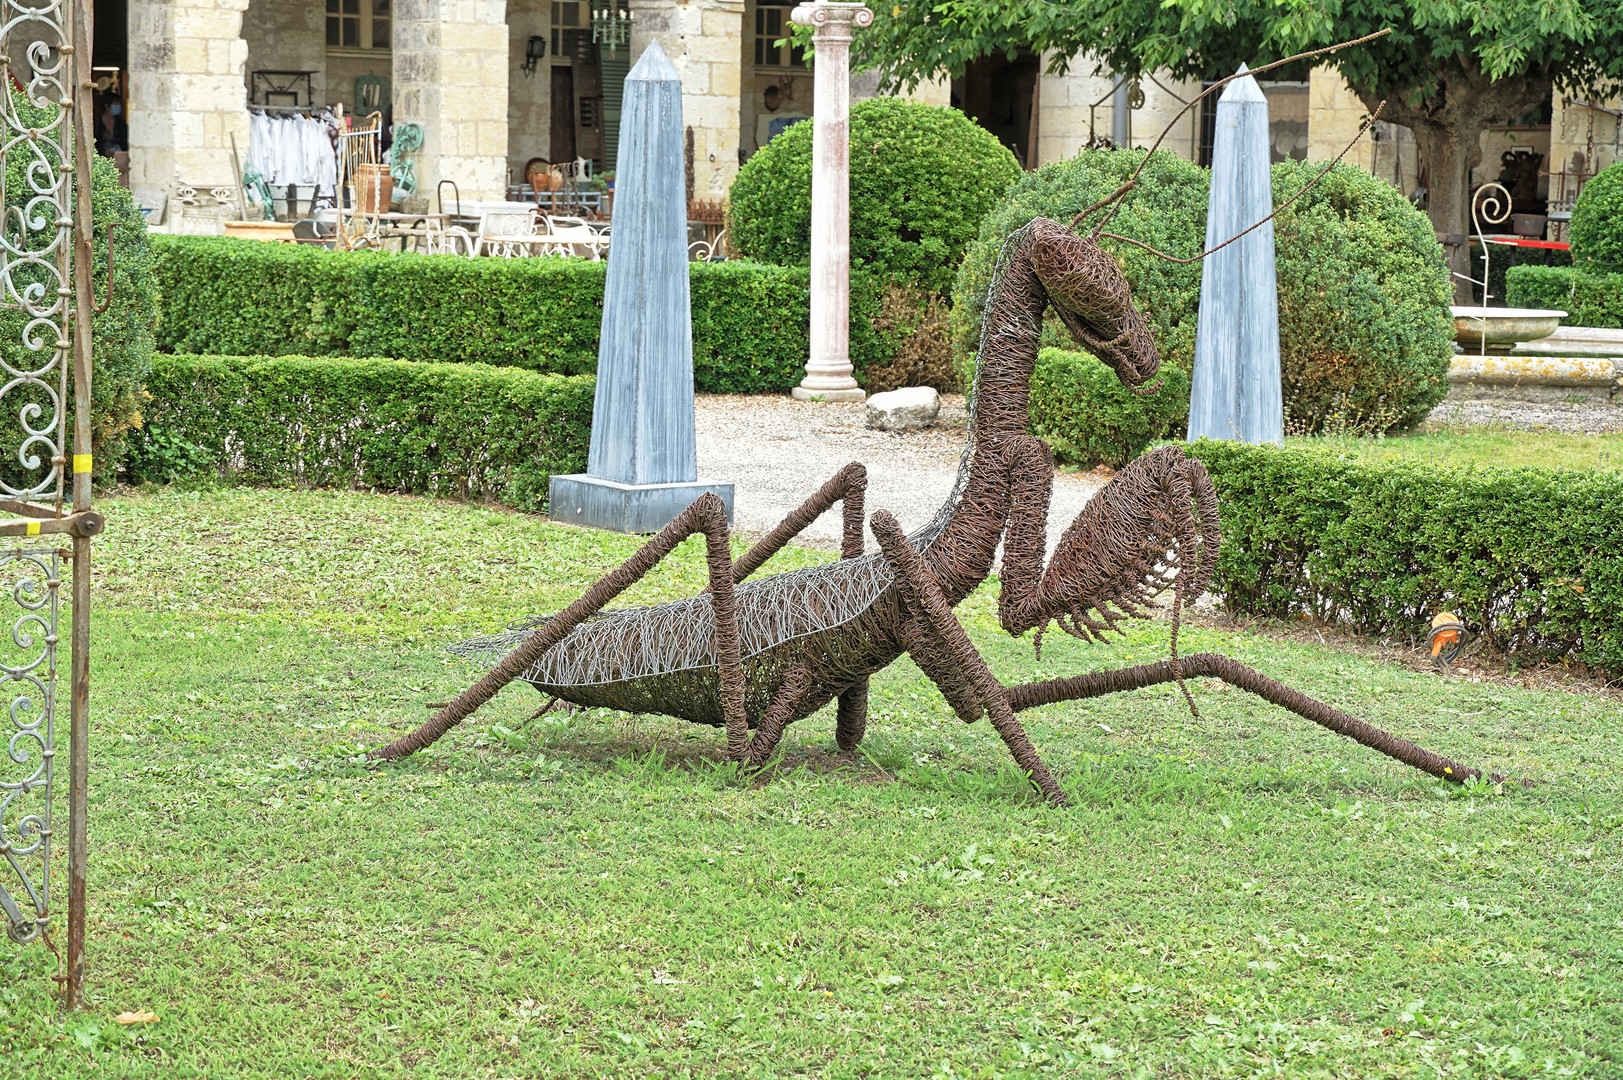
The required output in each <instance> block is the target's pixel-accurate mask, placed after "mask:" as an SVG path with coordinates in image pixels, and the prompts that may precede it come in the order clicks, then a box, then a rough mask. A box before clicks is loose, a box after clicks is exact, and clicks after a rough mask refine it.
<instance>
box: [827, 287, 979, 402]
mask: <svg viewBox="0 0 1623 1080" xmlns="http://www.w3.org/2000/svg"><path fill="white" fill-rule="evenodd" d="M949 314H950V309H949V308H948V307H947V302H946V300H944V299H943V298H942V297H941V294H940V293H937V292H934V291H932V290H929V289H919V288H911V287H909V286H906V285H892V286H890V287H889V288H887V289H886V290H885V291H884V294H883V295H882V296H880V297H879V310H878V312H877V313H876V314H875V315H874V316H873V318H872V319H870V320H869V325H870V326H871V327H872V328H873V332H874V334H875V335H876V336H877V337H878V338H879V345H880V349H881V351H882V352H883V354H884V355H886V356H889V357H890V358H891V359H890V362H889V363H886V364H877V363H870V364H868V365H867V366H866V367H865V368H864V369H863V370H861V371H860V372H858V373H857V381H858V382H860V383H861V384H862V388H863V389H864V390H866V391H868V393H870V394H880V393H884V392H885V391H886V390H895V389H897V388H898V387H902V386H933V387H935V388H936V389H937V390H956V389H958V388H959V385H960V383H959V379H958V368H957V365H956V364H954V363H953V359H952V331H951V327H950V326H949V325H948V317H949ZM853 321H855V320H853Z"/></svg>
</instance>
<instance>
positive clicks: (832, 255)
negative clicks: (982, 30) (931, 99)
mask: <svg viewBox="0 0 1623 1080" xmlns="http://www.w3.org/2000/svg"><path fill="white" fill-rule="evenodd" d="M791 17H792V18H793V19H794V21H795V22H796V23H798V24H800V25H801V26H809V27H811V28H812V43H813V44H814V46H815V47H816V50H817V55H816V60H815V62H814V64H813V68H812V75H813V78H814V80H815V87H816V89H815V91H814V94H813V104H812V124H813V125H814V126H813V128H812V205H811V359H810V360H809V361H807V363H806V377H805V378H804V379H802V380H801V382H800V385H799V386H797V387H795V388H794V390H793V391H791V393H793V394H794V396H795V397H797V398H799V399H800V400H802V401H816V400H821V401H862V400H863V399H864V398H865V397H866V396H867V395H866V394H864V393H863V392H862V388H861V387H859V386H858V385H857V381H856V380H855V379H853V378H852V377H851V173H850V168H849V166H850V156H851V154H850V151H851V145H850V144H851V131H850V112H851V100H850V98H851V30H852V28H853V27H863V26H867V25H868V24H870V23H872V22H873V12H871V11H869V10H868V9H867V8H865V7H863V6H862V5H861V4H846V3H827V2H814V3H805V4H801V5H800V6H799V7H797V8H795V10H794V14H793V15H792V16H791Z"/></svg>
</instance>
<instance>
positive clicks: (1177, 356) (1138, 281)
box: [952, 150, 1209, 384]
mask: <svg viewBox="0 0 1623 1080" xmlns="http://www.w3.org/2000/svg"><path fill="white" fill-rule="evenodd" d="M1144 154H1145V151H1143V150H1084V151H1083V152H1082V153H1080V154H1078V155H1077V156H1075V157H1073V158H1068V159H1066V160H1065V161H1054V162H1049V163H1048V164H1046V165H1044V166H1042V168H1040V169H1038V170H1037V171H1036V172H1034V173H1026V174H1025V175H1024V176H1023V177H1021V178H1020V181H1019V182H1018V183H1016V184H1015V185H1014V186H1013V187H1011V188H1009V191H1008V194H1006V195H1005V196H1004V197H1003V199H1002V200H1001V201H1000V202H999V203H998V204H997V205H996V206H995V207H993V209H992V210H991V212H990V213H988V214H987V215H986V216H985V218H984V219H983V220H982V221H981V223H980V232H979V235H978V236H977V237H976V238H975V240H974V241H973V242H971V243H970V245H969V249H968V251H967V252H966V253H965V255H964V261H963V265H962V266H961V267H959V269H958V278H957V281H956V282H955V283H954V285H953V291H952V299H953V306H952V329H953V348H954V350H955V351H956V352H957V354H958V357H959V359H960V361H961V362H962V363H964V364H965V365H966V368H967V366H968V365H969V364H970V363H972V362H973V358H974V353H975V350H976V349H977V348H979V347H980V338H981V322H982V320H983V319H984V318H985V314H986V293H987V290H988V289H989V288H990V287H991V284H992V272H993V270H994V269H995V268H996V266H997V259H998V255H999V253H1000V252H1001V251H1002V250H1003V243H1004V241H1005V240H1007V239H1008V236H1009V234H1010V233H1012V232H1014V231H1015V230H1016V229H1019V228H1021V227H1023V226H1024V225H1025V224H1026V223H1027V222H1029V221H1031V220H1032V219H1033V218H1039V217H1049V218H1053V219H1054V220H1055V221H1058V222H1061V223H1062V224H1067V225H1068V224H1070V221H1071V219H1072V218H1073V217H1075V216H1076V214H1077V212H1078V211H1080V210H1082V209H1083V208H1084V207H1087V206H1091V205H1093V204H1094V203H1095V202H1098V201H1099V200H1100V199H1102V198H1104V197H1105V196H1106V195H1109V194H1110V193H1111V192H1112V191H1114V190H1116V188H1117V187H1119V186H1120V185H1121V183H1122V182H1123V181H1124V180H1126V179H1127V177H1128V176H1130V175H1131V174H1132V171H1133V170H1134V169H1136V168H1137V167H1138V163H1139V162H1141V161H1143V160H1144ZM1208 184H1209V181H1208V179H1207V173H1206V170H1204V169H1202V168H1200V167H1199V166H1198V165H1193V164H1191V163H1190V162H1188V161H1185V160H1184V159H1182V158H1180V157H1176V156H1175V155H1173V154H1169V153H1165V152H1160V153H1157V154H1156V155H1155V157H1154V158H1153V159H1152V160H1151V161H1150V163H1149V164H1148V165H1147V166H1145V168H1144V173H1143V175H1142V176H1141V177H1140V185H1139V187H1137V188H1135V189H1134V190H1133V191H1131V192H1129V193H1128V194H1127V196H1126V198H1125V199H1123V200H1122V206H1121V210H1120V211H1119V212H1118V213H1117V214H1116V216H1115V217H1114V218H1113V219H1111V222H1110V225H1109V226H1108V228H1109V231H1111V232H1114V233H1120V234H1121V235H1122V236H1128V237H1132V238H1133V239H1134V240H1138V241H1141V242H1142V243H1146V244H1149V245H1151V246H1152V247H1155V248H1159V249H1160V250H1161V251H1165V252H1168V253H1169V254H1173V255H1193V254H1196V253H1197V252H1198V251H1199V250H1200V243H1201V240H1202V239H1203V238H1204V237H1205V235H1206V191H1207V187H1208ZM1099 219H1100V215H1095V216H1094V217H1093V218H1090V219H1089V220H1088V221H1087V222H1084V226H1085V227H1087V228H1092V227H1093V226H1094V225H1095V224H1096V223H1097V222H1098V221H1099ZM1101 243H1102V244H1103V245H1104V247H1105V248H1106V249H1107V250H1109V251H1110V252H1112V253H1113V254H1114V255H1115V256H1116V260H1117V261H1118V262H1120V263H1121V267H1122V272H1123V273H1124V274H1125V275H1126V276H1127V284H1128V286H1129V287H1130V288H1131V289H1132V290H1133V299H1134V301H1135V302H1136V303H1137V304H1138V308H1139V310H1140V311H1141V312H1143V313H1144V318H1145V320H1146V321H1147V322H1148V323H1149V325H1150V331H1151V333H1152V334H1153V335H1154V336H1155V344H1156V347H1157V348H1158V349H1159V350H1160V351H1161V360H1162V362H1163V363H1166V364H1170V365H1172V366H1175V367H1180V368H1182V369H1183V370H1184V371H1186V372H1187V371H1188V370H1189V367H1190V365H1191V364H1192V363H1193V362H1194V358H1195V321H1196V316H1197V314H1198V312H1199V310H1200V264H1199V263H1192V264H1190V265H1188V266H1178V265H1176V264H1175V263H1169V262H1166V261H1165V260H1163V259H1158V258H1156V257H1155V256H1154V255H1151V254H1150V253H1149V252H1147V251H1145V250H1143V249H1142V248H1137V247H1133V246H1132V245H1130V244H1123V243H1120V242H1119V241H1115V240H1108V239H1107V240H1102V241H1101ZM1043 344H1044V345H1049V346H1057V347H1059V348H1062V349H1074V348H1076V347H1077V346H1076V342H1075V341H1074V340H1072V338H1071V335H1070V334H1069V333H1068V332H1067V331H1066V330H1065V327H1064V326H1063V325H1062V324H1061V323H1060V321H1059V319H1058V318H1057V317H1056V316H1055V315H1054V313H1053V312H1052V311H1050V312H1049V313H1048V318H1047V320H1046V321H1045V322H1044V324H1043ZM965 382H966V384H968V382H969V380H968V379H967V378H966V380H965Z"/></svg>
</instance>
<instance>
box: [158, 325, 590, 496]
mask: <svg viewBox="0 0 1623 1080" xmlns="http://www.w3.org/2000/svg"><path fill="white" fill-rule="evenodd" d="M595 385H596V379H595V378H594V377H593V376H590V375H574V376H569V375H553V374H543V373H539V372H532V371H520V370H517V369H514V368H496V367H490V366H488V365H485V364H422V363H411V362H409V361H404V360H355V359H347V358H334V357H308V356H279V357H265V356H192V355H180V356H162V355H160V356H159V357H157V358H156V360H155V362H154V363H153V366H152V372H151V375H150V376H149V377H148V380H147V392H148V393H149V394H150V395H151V401H150V402H149V403H148V406H147V410H146V412H147V422H146V425H145V427H144V428H143V429H142V430H141V431H140V432H139V433H138V434H137V436H136V438H135V440H134V444H135V445H134V446H133V447H132V452H131V455H130V461H129V471H130V474H131V476H132V477H133V478H135V479H138V480H139V479H154V480H160V481H162V480H171V479H179V478H182V477H181V476H179V475H176V474H177V473H182V472H186V471H193V470H213V471H215V472H217V473H219V474H221V475H226V476H230V477H232V478H233V479H235V480H237V481H241V482H244V483H254V484H294V485H299V486H307V487H356V486H358V487H372V488H379V489H382V490H386V491H401V492H409V493H413V494H422V495H438V496H444V497H454V498H464V499H494V500H497V501H500V502H502V503H505V504H507V505H509V506H515V507H519V508H521V509H526V510H539V509H541V508H542V507H543V506H544V505H545V504H546V499H547V481H548V479H549V478H550V477H551V476H552V474H554V473H567V472H580V471H582V470H584V469H585V467H586V448H587V442H588V439H589V437H590V433H591V424H592V393H593V388H594V387H595Z"/></svg>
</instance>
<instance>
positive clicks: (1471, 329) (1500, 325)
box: [1449, 306, 1567, 351]
mask: <svg viewBox="0 0 1623 1080" xmlns="http://www.w3.org/2000/svg"><path fill="white" fill-rule="evenodd" d="M1449 311H1450V312H1451V313H1452V314H1453V316H1454V340H1455V341H1457V342H1459V344H1460V346H1461V347H1462V348H1464V349H1466V350H1467V351H1470V350H1472V349H1480V348H1482V345H1483V338H1484V337H1485V338H1487V346H1488V348H1490V349H1508V348H1509V347H1510V346H1512V345H1515V344H1517V343H1519V342H1523V341H1537V340H1538V339H1539V338H1544V337H1549V336H1550V335H1551V334H1553V333H1555V332H1556V330H1557V329H1558V328H1559V327H1560V326H1561V320H1562V319H1564V318H1566V317H1567V313H1566V312H1564V311H1551V310H1548V309H1546V308H1501V307H1488V308H1485V307H1458V306H1456V307H1451V308H1449Z"/></svg>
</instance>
